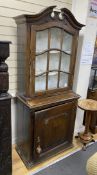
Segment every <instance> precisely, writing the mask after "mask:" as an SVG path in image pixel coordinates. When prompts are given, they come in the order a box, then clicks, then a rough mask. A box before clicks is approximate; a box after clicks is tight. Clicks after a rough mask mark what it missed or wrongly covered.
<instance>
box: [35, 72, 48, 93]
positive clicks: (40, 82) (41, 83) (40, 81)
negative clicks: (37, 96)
mask: <svg viewBox="0 0 97 175" xmlns="http://www.w3.org/2000/svg"><path fill="white" fill-rule="evenodd" d="M43 90H46V75H45V74H44V75H42V76H39V77H35V92H36V91H43Z"/></svg>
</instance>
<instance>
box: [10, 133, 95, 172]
mask: <svg viewBox="0 0 97 175" xmlns="http://www.w3.org/2000/svg"><path fill="white" fill-rule="evenodd" d="M94 138H95V140H97V134H95V135H94ZM79 149H81V143H80V142H79V140H78V139H74V140H73V147H72V148H71V149H68V150H65V151H64V152H62V153H60V154H58V155H57V156H54V157H53V158H50V159H49V160H47V161H45V162H43V163H41V164H39V165H37V166H35V167H33V168H32V169H30V170H27V168H26V167H25V165H24V163H23V162H22V160H21V159H20V157H19V155H18V154H17V152H16V150H15V147H14V146H13V152H12V154H13V173H12V175H29V174H30V173H32V174H34V173H35V172H38V171H39V170H40V169H43V168H44V167H47V166H48V165H51V164H53V163H54V162H57V161H59V160H61V159H62V158H64V157H66V156H68V155H70V154H72V153H73V152H76V151H77V150H79Z"/></svg>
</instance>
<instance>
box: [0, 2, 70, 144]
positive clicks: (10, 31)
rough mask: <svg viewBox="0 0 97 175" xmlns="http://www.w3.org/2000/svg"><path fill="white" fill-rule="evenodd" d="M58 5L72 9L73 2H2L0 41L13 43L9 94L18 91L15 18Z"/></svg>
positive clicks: (9, 60) (13, 139) (13, 138)
mask: <svg viewBox="0 0 97 175" xmlns="http://www.w3.org/2000/svg"><path fill="white" fill-rule="evenodd" d="M52 5H56V6H57V9H60V8H63V7H66V8H68V9H71V8H72V0H51V1H49V0H6V1H4V0H0V40H7V41H11V42H12V44H11V45H10V57H9V58H8V60H7V63H8V66H9V92H10V93H11V94H12V95H13V96H15V94H16V91H17V74H18V69H17V55H18V53H17V26H16V23H15V21H14V19H13V17H15V16H17V15H21V14H35V13H38V12H40V11H41V10H42V9H44V8H46V7H48V6H52ZM15 110H16V109H15V100H14V99H12V142H13V143H15V140H16V138H15V121H16V115H15V114H16V112H15Z"/></svg>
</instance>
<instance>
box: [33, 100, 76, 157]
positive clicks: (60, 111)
mask: <svg viewBox="0 0 97 175" xmlns="http://www.w3.org/2000/svg"><path fill="white" fill-rule="evenodd" d="M75 109H76V106H75V104H74V103H73V102H70V103H68V104H63V105H59V106H55V107H52V108H49V109H45V110H42V111H38V112H35V154H36V155H37V156H41V155H42V154H44V153H45V152H48V151H49V150H51V149H53V148H55V147H57V146H59V145H61V144H63V143H67V142H70V141H71V139H72V135H73V129H74V120H75V111H76V110H75Z"/></svg>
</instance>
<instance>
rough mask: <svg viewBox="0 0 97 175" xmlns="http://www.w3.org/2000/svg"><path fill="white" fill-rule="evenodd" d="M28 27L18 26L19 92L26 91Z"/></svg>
mask: <svg viewBox="0 0 97 175" xmlns="http://www.w3.org/2000/svg"><path fill="white" fill-rule="evenodd" d="M26 40H27V38H26V25H25V24H19V25H18V26H17V53H18V54H17V55H18V56H17V91H18V93H24V91H25V86H26V82H25V59H26Z"/></svg>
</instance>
